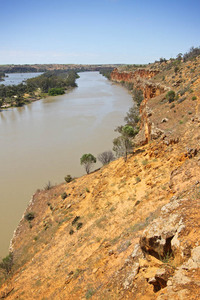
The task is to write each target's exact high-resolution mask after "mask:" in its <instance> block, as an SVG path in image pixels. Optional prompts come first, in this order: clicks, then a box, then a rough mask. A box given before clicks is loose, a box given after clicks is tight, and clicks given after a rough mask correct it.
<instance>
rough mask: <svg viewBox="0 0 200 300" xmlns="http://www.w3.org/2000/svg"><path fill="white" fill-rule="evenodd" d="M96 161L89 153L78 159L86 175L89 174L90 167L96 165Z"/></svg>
mask: <svg viewBox="0 0 200 300" xmlns="http://www.w3.org/2000/svg"><path fill="white" fill-rule="evenodd" d="M96 161H97V160H96V157H94V156H93V155H92V154H91V153H88V154H83V156H82V157H81V159H80V162H81V165H84V167H85V170H86V173H87V174H89V173H90V170H91V168H92V165H93V164H94V163H96Z"/></svg>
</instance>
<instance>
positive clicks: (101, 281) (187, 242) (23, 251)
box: [0, 65, 200, 300]
mask: <svg viewBox="0 0 200 300" xmlns="http://www.w3.org/2000/svg"><path fill="white" fill-rule="evenodd" d="M198 68H199V67H198ZM198 68H197V69H196V73H195V74H193V73H192V75H195V76H196V75H197V73H199V69H198ZM184 70H185V72H186V71H187V70H188V68H187V65H186V67H185V69H184ZM157 75H159V73H157ZM168 76H169V75H168ZM171 76H174V75H171ZM188 77H189V73H188V76H187V78H188ZM175 79H176V78H175ZM142 80H143V79H142ZM144 80H146V79H144ZM148 80H149V79H148ZM151 80H153V77H152V78H151ZM167 80H168V81H167V82H166V83H167V84H166V87H171V84H172V82H171V81H170V77H169V78H167ZM172 80H174V78H173V79H172ZM156 84H158V82H157V83H156ZM190 89H191V90H192V92H191V90H188V91H187V92H186V93H185V97H186V98H185V99H184V101H180V102H178V101H175V102H174V103H173V104H174V105H173V106H172V104H171V103H168V102H166V101H165V100H164V98H165V97H164V94H163V93H161V94H158V95H157V96H156V97H145V99H144V101H143V103H142V106H141V114H143V116H142V118H143V120H142V122H141V131H144V132H145V126H147V125H148V126H149V127H148V128H147V129H146V134H147V139H146V141H145V142H146V144H144V145H142V146H139V147H138V148H136V149H134V152H133V154H132V155H130V156H129V157H128V161H127V162H126V163H125V162H124V160H123V159H122V158H120V159H118V160H115V161H113V162H112V163H110V164H109V165H107V166H104V167H102V168H101V169H100V170H98V171H96V172H93V173H91V174H89V175H85V176H83V177H81V178H77V179H76V180H74V181H72V182H70V183H63V184H60V185H58V186H55V187H53V188H51V189H50V190H47V191H38V192H37V193H36V194H35V195H34V196H33V199H32V201H31V203H30V205H29V207H28V208H27V210H26V212H25V214H26V213H27V212H34V215H35V217H34V219H33V220H32V221H30V222H28V221H27V220H26V219H25V218H22V220H21V222H20V224H19V226H18V228H17V230H16V234H15V236H14V238H13V240H12V250H13V255H14V266H13V270H12V273H11V274H10V276H9V278H8V279H7V280H6V281H5V282H4V283H3V284H2V286H1V288H0V298H7V299H52V300H53V299H89V298H91V299H151V300H153V299H160V300H161V299H163V300H167V299H188V300H190V299H199V298H200V286H199V281H200V244H199V235H200V219H199V211H200V207H199V203H200V202H199V200H200V177H199V174H200V110H199V108H200V80H199V78H196V80H194V79H193V78H192V83H191V86H190ZM194 99H195V100H194ZM144 137H145V138H146V135H145V134H144V136H143V138H144ZM139 140H140V142H141V141H142V136H141V137H140V138H139V137H138V144H139ZM148 141H149V143H147V142H148ZM64 192H65V193H66V197H65V199H63V197H62V195H63V193H64Z"/></svg>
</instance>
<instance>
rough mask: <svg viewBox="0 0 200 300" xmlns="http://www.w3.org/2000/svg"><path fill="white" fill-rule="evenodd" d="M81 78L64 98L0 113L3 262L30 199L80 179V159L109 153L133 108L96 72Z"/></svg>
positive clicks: (0, 249) (121, 92)
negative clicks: (71, 178) (118, 128)
mask: <svg viewBox="0 0 200 300" xmlns="http://www.w3.org/2000/svg"><path fill="white" fill-rule="evenodd" d="M79 75H80V78H79V79H78V80H77V84H78V87H77V88H75V89H73V90H72V91H69V92H67V93H66V94H65V95H62V96H57V97H47V98H46V99H42V100H39V101H36V102H34V103H31V104H29V105H26V106H24V107H19V108H9V109H7V110H6V111H1V112H0V149H1V152H0V153H1V169H0V170H1V171H0V172H1V177H0V178H1V180H0V191H1V197H0V212H1V216H0V239H1V243H0V256H1V257H3V256H5V255H7V254H8V247H9V242H10V239H11V237H12V234H13V231H14V229H15V228H16V226H17V224H18V222H19V220H20V218H21V216H22V214H23V212H24V210H25V208H26V207H27V204H28V202H29V200H30V199H31V196H32V194H33V193H34V192H35V191H36V190H37V189H38V188H40V189H41V188H44V186H45V185H46V184H47V182H48V181H50V182H51V183H52V184H56V183H60V182H63V181H64V177H65V176H66V175H67V174H71V175H72V176H81V175H83V174H84V169H83V167H82V166H80V157H81V156H82V154H84V153H92V154H93V155H95V156H97V155H98V154H99V153H101V152H103V151H105V150H112V140H113V138H114V137H116V133H115V132H114V129H115V128H116V126H118V125H121V124H123V119H124V116H125V114H126V112H127V111H128V108H129V107H130V106H131V105H132V97H131V95H130V94H129V93H128V92H127V90H125V89H124V88H123V87H121V86H119V85H115V84H113V83H112V82H110V81H108V80H107V79H106V78H105V77H103V76H102V75H100V74H99V73H98V72H84V73H80V74H79ZM98 166H100V165H97V166H96V167H98Z"/></svg>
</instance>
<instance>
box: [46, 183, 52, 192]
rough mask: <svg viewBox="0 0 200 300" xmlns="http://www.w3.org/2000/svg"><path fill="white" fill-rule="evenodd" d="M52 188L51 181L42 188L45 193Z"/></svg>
mask: <svg viewBox="0 0 200 300" xmlns="http://www.w3.org/2000/svg"><path fill="white" fill-rule="evenodd" d="M52 187H53V185H52V184H51V181H48V182H47V184H46V185H45V187H44V190H45V191H48V190H50V189H51V188H52Z"/></svg>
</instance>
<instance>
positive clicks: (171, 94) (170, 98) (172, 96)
mask: <svg viewBox="0 0 200 300" xmlns="http://www.w3.org/2000/svg"><path fill="white" fill-rule="evenodd" d="M175 96H176V94H175V92H174V91H169V92H168V93H167V94H166V99H167V100H168V101H169V103H171V102H173V101H174V100H175Z"/></svg>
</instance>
